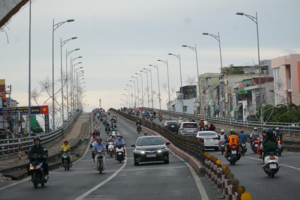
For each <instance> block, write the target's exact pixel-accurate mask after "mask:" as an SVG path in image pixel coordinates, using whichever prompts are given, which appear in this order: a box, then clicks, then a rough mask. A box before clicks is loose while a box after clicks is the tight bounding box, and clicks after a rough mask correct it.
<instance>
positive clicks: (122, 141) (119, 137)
mask: <svg viewBox="0 0 300 200" xmlns="http://www.w3.org/2000/svg"><path fill="white" fill-rule="evenodd" d="M117 146H123V150H124V158H125V157H126V151H125V142H124V140H123V136H122V135H118V139H117V140H116V141H115V149H114V154H115V159H117V155H116V147H117Z"/></svg>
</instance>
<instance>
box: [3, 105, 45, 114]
mask: <svg viewBox="0 0 300 200" xmlns="http://www.w3.org/2000/svg"><path fill="white" fill-rule="evenodd" d="M28 108H29V107H10V108H0V115H17V114H18V112H20V113H21V115H27V114H28ZM48 113H49V110H48V106H32V107H31V114H32V115H38V114H48Z"/></svg>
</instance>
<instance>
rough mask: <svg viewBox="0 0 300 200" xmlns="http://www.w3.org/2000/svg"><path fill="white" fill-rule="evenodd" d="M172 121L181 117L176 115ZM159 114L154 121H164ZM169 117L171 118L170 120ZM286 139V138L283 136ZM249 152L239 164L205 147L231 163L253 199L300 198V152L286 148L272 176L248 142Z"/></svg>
mask: <svg viewBox="0 0 300 200" xmlns="http://www.w3.org/2000/svg"><path fill="white" fill-rule="evenodd" d="M172 119H173V120H172V121H174V120H175V121H176V120H178V119H175V118H172ZM165 121H166V120H165V119H163V120H162V121H161V122H160V121H159V120H158V118H156V119H154V120H153V122H155V123H158V124H160V125H161V124H163V123H164V122H165ZM167 121H169V120H167ZM283 139H284V138H283ZM247 149H248V150H247V152H246V154H245V156H242V158H241V159H240V160H239V161H238V162H237V163H236V164H235V165H230V163H229V162H228V161H227V160H226V159H225V157H224V155H222V154H221V152H219V151H214V150H211V149H206V150H205V151H206V152H208V153H210V154H211V155H213V156H215V157H217V158H219V159H220V160H221V161H222V164H223V165H227V166H228V167H229V168H230V170H231V172H232V173H233V174H234V176H235V178H237V179H238V180H239V182H240V185H242V186H244V187H245V188H246V191H247V192H249V193H250V194H251V195H252V199H255V200H256V199H258V200H260V199H272V200H285V199H286V200H294V199H295V200H297V199H300V192H299V188H300V179H299V177H300V154H299V153H292V152H286V151H283V153H282V155H281V156H280V157H279V166H280V167H281V168H280V169H279V172H278V173H277V174H276V175H275V178H270V177H268V175H267V174H266V173H265V172H264V171H263V169H262V165H263V163H262V159H259V158H258V155H257V154H256V153H253V151H252V150H251V149H250V145H249V144H247Z"/></svg>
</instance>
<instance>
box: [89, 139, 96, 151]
mask: <svg viewBox="0 0 300 200" xmlns="http://www.w3.org/2000/svg"><path fill="white" fill-rule="evenodd" d="M93 142H95V139H92V141H91V143H90V148H91V149H92V148H93Z"/></svg>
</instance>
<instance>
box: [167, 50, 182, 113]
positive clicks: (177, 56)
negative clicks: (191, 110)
mask: <svg viewBox="0 0 300 200" xmlns="http://www.w3.org/2000/svg"><path fill="white" fill-rule="evenodd" d="M168 55H170V56H175V57H176V58H178V60H179V69H180V83H181V88H180V98H181V104H182V117H183V92H182V73H181V59H180V53H179V54H178V55H176V54H173V53H168Z"/></svg>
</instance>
